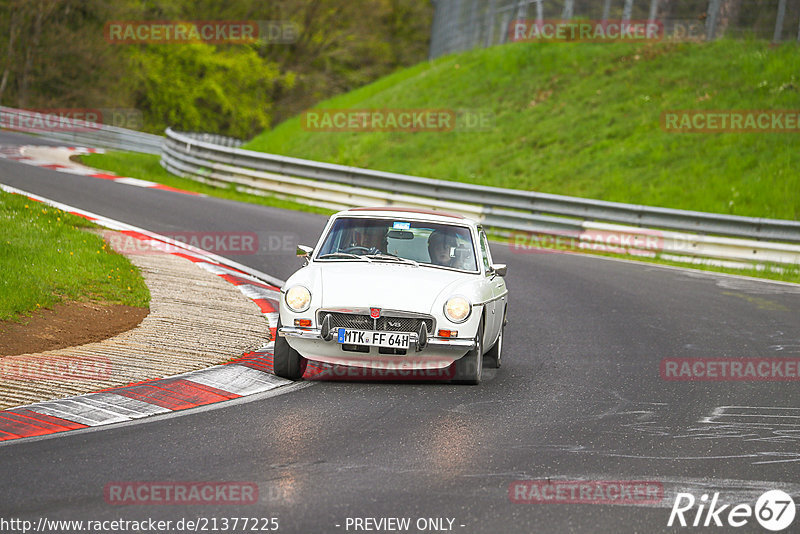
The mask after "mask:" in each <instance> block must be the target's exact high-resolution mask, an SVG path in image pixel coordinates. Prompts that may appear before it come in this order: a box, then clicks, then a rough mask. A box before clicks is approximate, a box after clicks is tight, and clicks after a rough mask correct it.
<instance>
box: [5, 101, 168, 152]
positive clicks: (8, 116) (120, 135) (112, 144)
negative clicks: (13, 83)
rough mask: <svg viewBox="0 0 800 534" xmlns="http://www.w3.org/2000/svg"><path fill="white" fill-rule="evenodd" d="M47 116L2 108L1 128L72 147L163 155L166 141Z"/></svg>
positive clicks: (124, 130) (94, 124) (150, 135)
mask: <svg viewBox="0 0 800 534" xmlns="http://www.w3.org/2000/svg"><path fill="white" fill-rule="evenodd" d="M47 116H48V114H47V113H43V112H37V111H33V110H25V109H14V108H7V107H2V106H0V117H2V120H0V126H2V127H4V128H8V129H9V130H12V131H20V132H25V133H32V134H36V135H40V136H42V137H44V138H45V139H52V140H55V141H64V142H66V143H69V144H70V145H79V146H89V147H95V148H109V149H115V150H128V151H131V152H142V153H146V154H160V153H161V144H162V143H163V141H164V138H163V137H162V136H160V135H153V134H149V133H145V132H139V131H136V130H129V129H127V128H120V127H118V126H111V125H108V124H101V123H95V122H88V121H85V122H81V121H75V120H68V121H65V122H63V123H61V124H59V123H58V121H57V120H55V119H53V120H46V119H47Z"/></svg>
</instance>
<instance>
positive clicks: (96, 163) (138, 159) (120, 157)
mask: <svg viewBox="0 0 800 534" xmlns="http://www.w3.org/2000/svg"><path fill="white" fill-rule="evenodd" d="M79 158H80V161H81V163H83V164H85V165H89V166H91V167H95V168H97V169H103V170H107V171H111V172H113V173H115V174H118V175H120V176H130V177H133V178H139V179H141V180H150V181H151V182H157V183H160V184H164V185H167V186H170V187H176V188H178V189H183V190H185V191H193V192H195V193H203V194H206V195H209V196H214V197H219V198H226V199H229V200H236V201H239V202H248V203H250V204H261V205H263V206H272V207H275V208H285V209H292V210H297V211H307V212H311V213H321V214H324V215H330V214H331V213H333V211H332V210H327V209H324V208H317V207H314V206H307V205H305V204H300V203H298V202H293V201H291V200H285V199H281V198H277V197H274V196H261V195H252V194H249V193H244V192H241V191H237V190H236V189H235V188H234V187H233V186H232V185H231V186H229V187H214V186H212V185H208V184H204V183H201V182H195V181H194V180H190V179H188V178H181V177H180V176H175V175H174V174H170V173H169V172H167V171H166V170H165V169H164V167H162V166H161V164H160V163H159V161H160V159H161V158H160V157H159V156H155V155H151V154H136V153H133V152H107V153H105V154H88V155H84V156H80V157H79Z"/></svg>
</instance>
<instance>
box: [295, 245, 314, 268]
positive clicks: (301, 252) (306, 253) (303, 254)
mask: <svg viewBox="0 0 800 534" xmlns="http://www.w3.org/2000/svg"><path fill="white" fill-rule="evenodd" d="M313 252H314V249H313V247H308V246H306V245H297V257H298V258H303V265H308V260H309V259H311V254H312V253H313Z"/></svg>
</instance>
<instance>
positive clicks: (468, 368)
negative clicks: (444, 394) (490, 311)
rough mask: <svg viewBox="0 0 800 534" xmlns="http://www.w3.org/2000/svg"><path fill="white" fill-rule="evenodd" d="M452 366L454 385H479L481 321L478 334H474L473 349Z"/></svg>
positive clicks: (481, 355)
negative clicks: (453, 369)
mask: <svg viewBox="0 0 800 534" xmlns="http://www.w3.org/2000/svg"><path fill="white" fill-rule="evenodd" d="M453 365H455V376H453V382H454V383H456V384H471V385H476V384H480V383H481V375H482V374H483V373H482V371H483V320H481V322H480V324H479V325H478V333H477V334H475V348H474V349H472V350H471V351H469V352H468V353H467V354H465V355H464V356H462V357H461V358H460V359H458V360H456V361H455V363H454V364H453Z"/></svg>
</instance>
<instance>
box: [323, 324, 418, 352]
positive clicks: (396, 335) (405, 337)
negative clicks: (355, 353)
mask: <svg viewBox="0 0 800 534" xmlns="http://www.w3.org/2000/svg"><path fill="white" fill-rule="evenodd" d="M337 341H338V342H339V343H348V344H352V345H370V346H373V347H391V348H396V349H407V348H408V346H409V345H410V344H411V335H410V334H408V333H407V332H381V331H373V330H349V329H346V328H339V332H338V339H337Z"/></svg>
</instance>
